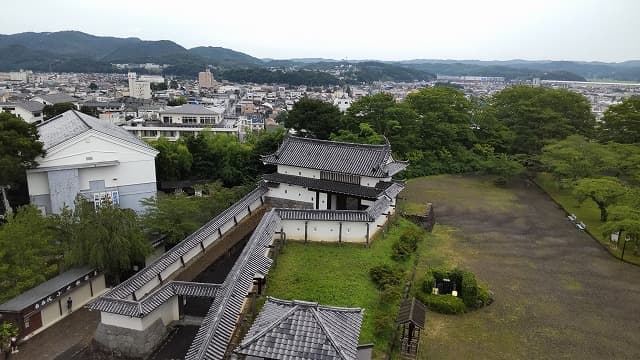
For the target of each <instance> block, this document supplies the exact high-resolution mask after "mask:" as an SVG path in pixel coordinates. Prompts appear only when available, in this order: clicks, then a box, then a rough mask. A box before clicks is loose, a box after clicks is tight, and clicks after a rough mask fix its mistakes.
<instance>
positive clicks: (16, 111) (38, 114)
mask: <svg viewBox="0 0 640 360" xmlns="http://www.w3.org/2000/svg"><path fill="white" fill-rule="evenodd" d="M42 109H44V104H42V103H39V102H37V101H24V102H17V103H4V104H2V103H0V111H6V112H10V113H12V114H13V115H16V116H18V117H20V118H22V120H24V121H26V122H28V123H39V122H41V121H42V119H43V117H42Z"/></svg>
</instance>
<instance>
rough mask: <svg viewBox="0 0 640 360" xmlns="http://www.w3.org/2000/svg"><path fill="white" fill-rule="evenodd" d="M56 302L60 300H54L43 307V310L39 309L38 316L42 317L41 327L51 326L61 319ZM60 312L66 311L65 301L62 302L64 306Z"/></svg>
mask: <svg viewBox="0 0 640 360" xmlns="http://www.w3.org/2000/svg"><path fill="white" fill-rule="evenodd" d="M65 299H66V298H65ZM58 301H62V298H60V299H56V300H55V301H53V302H52V303H50V304H49V305H47V306H45V307H44V308H41V309H42V310H41V311H40V315H42V327H45V326H48V325H51V324H52V323H54V322H55V321H56V320H58V319H60V318H61V317H62V316H61V315H60V304H59V303H58ZM62 311H67V301H66V300H65V301H64V305H63V306H62ZM63 314H64V313H63Z"/></svg>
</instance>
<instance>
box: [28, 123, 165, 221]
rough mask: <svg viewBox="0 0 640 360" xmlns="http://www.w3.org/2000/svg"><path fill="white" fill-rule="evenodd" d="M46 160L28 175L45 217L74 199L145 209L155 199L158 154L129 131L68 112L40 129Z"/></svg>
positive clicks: (40, 160)
mask: <svg viewBox="0 0 640 360" xmlns="http://www.w3.org/2000/svg"><path fill="white" fill-rule="evenodd" d="M38 133H39V134H40V141H42V142H43V143H44V150H45V151H46V156H44V157H43V158H37V159H36V161H37V162H38V164H39V165H38V167H36V168H35V169H30V170H28V171H27V183H28V188H29V198H30V201H31V203H32V204H33V205H34V206H36V207H38V208H39V209H41V211H43V213H45V214H51V213H59V212H60V210H61V209H62V208H64V207H65V206H69V207H71V208H73V205H74V200H75V198H76V196H77V195H78V194H79V195H82V196H83V197H85V198H86V199H87V200H88V201H91V202H95V203H96V204H98V205H99V204H100V203H101V202H103V201H110V202H111V203H113V204H115V205H118V206H120V207H122V208H130V209H133V210H135V211H137V212H140V211H142V207H141V205H140V200H142V199H144V198H148V197H152V196H155V195H156V169H155V157H156V155H157V154H158V151H157V150H156V149H154V148H153V147H151V146H150V145H148V144H147V143H145V142H144V141H142V140H140V139H138V138H136V137H135V136H134V135H132V134H129V133H128V132H127V131H125V130H123V129H121V128H119V127H117V126H114V125H111V124H109V123H107V122H105V121H102V120H99V119H97V118H94V117H92V116H89V115H87V114H84V113H81V112H78V111H75V110H69V111H67V112H65V113H63V114H60V115H58V116H55V117H53V118H51V119H49V120H47V121H45V122H43V123H42V124H40V125H38Z"/></svg>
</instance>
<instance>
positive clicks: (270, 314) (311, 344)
mask: <svg viewBox="0 0 640 360" xmlns="http://www.w3.org/2000/svg"><path fill="white" fill-rule="evenodd" d="M363 312H364V310H363V309H360V308H341V307H333V306H323V305H318V304H317V303H312V302H304V301H285V300H280V299H275V298H272V297H267V301H266V302H265V304H264V307H263V308H262V311H261V312H260V314H258V317H257V318H256V320H255V322H254V323H253V325H252V326H251V329H249V332H248V333H247V335H246V336H245V337H244V339H243V340H242V342H241V343H240V346H238V348H237V349H236V350H235V351H236V353H239V354H243V355H249V356H256V357H262V358H268V359H319V360H324V359H327V360H328V359H345V360H351V359H356V358H357V352H358V350H357V347H358V338H359V336H360V327H361V326H362V315H363Z"/></svg>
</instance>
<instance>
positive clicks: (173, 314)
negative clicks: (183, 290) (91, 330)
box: [100, 296, 180, 331]
mask: <svg viewBox="0 0 640 360" xmlns="http://www.w3.org/2000/svg"><path fill="white" fill-rule="evenodd" d="M179 318H180V314H179V308H178V297H177V296H173V297H171V298H170V299H169V300H167V301H166V302H165V303H164V304H162V305H161V306H159V307H158V308H157V309H156V310H154V311H152V312H151V313H149V314H147V315H146V316H145V317H143V318H136V317H131V316H123V315H117V314H110V313H107V312H100V321H101V322H102V323H103V324H106V325H113V326H118V327H123V328H127V329H132V330H138V331H142V330H145V329H147V328H148V327H149V326H151V324H153V322H154V321H156V320H157V319H162V322H163V323H164V325H165V326H167V325H169V324H170V323H171V322H172V321H174V320H178V319H179Z"/></svg>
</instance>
